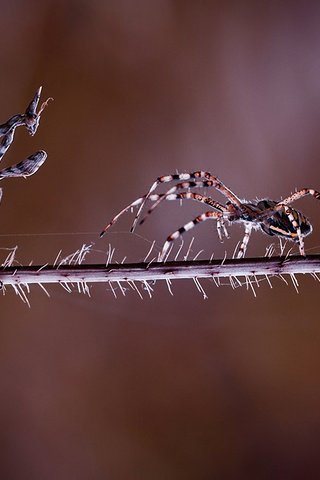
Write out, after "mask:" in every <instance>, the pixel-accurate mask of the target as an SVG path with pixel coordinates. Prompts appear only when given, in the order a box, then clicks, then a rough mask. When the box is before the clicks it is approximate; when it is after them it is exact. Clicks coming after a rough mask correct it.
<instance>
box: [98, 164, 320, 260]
mask: <svg viewBox="0 0 320 480" xmlns="http://www.w3.org/2000/svg"><path fill="white" fill-rule="evenodd" d="M173 181H176V182H179V183H176V184H175V185H174V186H173V187H172V188H170V189H169V190H167V191H166V192H165V193H162V194H155V193H153V192H154V191H155V190H156V188H157V187H158V186H159V185H160V184H162V183H169V182H173ZM204 187H213V188H215V189H216V190H219V191H220V192H221V193H222V195H224V196H225V197H226V198H227V200H228V201H227V202H226V204H224V205H223V204H221V203H219V202H216V201H215V200H214V199H212V198H211V197H208V196H206V195H202V194H200V193H196V192H192V191H191V190H192V189H193V188H204ZM305 195H312V196H313V197H314V198H316V199H317V200H320V192H318V191H316V190H314V189H312V188H303V189H301V190H299V191H296V192H294V193H293V194H291V195H290V196H288V197H286V198H284V199H283V200H281V201H275V200H270V199H268V198H265V199H262V200H253V201H246V200H240V199H239V198H238V197H237V196H236V195H235V194H234V193H233V192H232V191H231V190H230V189H229V188H227V187H226V186H225V185H224V184H223V183H222V181H221V180H219V178H217V177H215V176H214V175H211V174H210V173H208V172H203V171H199V170H198V171H196V172H193V173H177V174H174V175H164V176H161V177H158V178H157V180H156V181H155V182H154V183H153V184H152V186H151V188H150V190H149V191H148V193H147V194H146V195H144V196H143V197H140V198H138V199H137V200H135V201H134V202H132V203H131V204H130V205H128V206H127V207H125V208H124V209H123V210H121V212H119V213H118V214H117V215H116V216H115V217H114V218H113V219H112V220H111V221H110V222H109V223H108V224H107V225H106V226H105V228H104V229H103V231H102V232H101V234H100V236H101V237H102V236H103V235H104V234H105V232H106V231H107V230H108V229H109V228H110V227H111V225H113V224H114V223H115V222H116V221H117V220H118V218H119V217H120V216H121V215H122V214H123V213H125V212H127V211H128V210H129V209H131V208H132V207H136V206H139V209H138V212H137V214H136V217H135V219H134V222H133V225H132V228H131V231H134V229H135V227H136V225H137V223H138V221H139V218H140V214H141V212H142V209H143V207H144V205H145V203H146V201H147V200H150V201H152V202H155V203H154V204H153V205H152V207H151V208H150V209H149V210H148V212H147V214H146V216H145V217H144V218H142V219H141V220H140V222H139V224H142V223H143V222H144V221H145V219H146V217H147V216H148V215H149V214H150V213H151V212H152V211H153V210H154V209H155V208H156V207H157V206H158V205H159V204H160V203H161V202H162V201H163V200H184V199H190V200H196V201H198V202H201V203H204V204H206V205H208V206H210V207H211V210H208V211H206V212H204V213H202V214H200V215H198V216H197V217H196V218H194V220H191V221H190V222H188V223H186V224H185V225H183V226H182V227H180V228H179V229H178V230H176V231H175V232H173V233H171V235H169V236H168V238H167V240H166V242H165V243H164V245H163V248H162V251H161V253H160V255H159V261H160V262H161V261H164V259H165V258H166V256H167V254H168V251H169V249H170V246H171V244H172V242H173V241H174V240H177V239H178V238H179V237H180V236H181V235H183V234H184V233H185V232H187V231H189V230H191V229H192V228H193V227H195V226H196V225H198V224H199V223H201V222H204V221H205V220H215V221H216V222H217V231H218V236H219V238H220V240H221V241H222V239H223V235H224V236H225V237H227V238H228V232H227V229H226V226H225V223H226V222H227V223H228V224H232V223H234V222H238V223H240V222H241V223H243V224H244V237H243V240H242V243H241V245H240V248H239V250H238V254H237V258H243V257H244V256H245V253H246V250H247V246H248V243H249V239H250V235H251V232H252V230H253V229H256V230H257V229H260V230H261V231H262V232H264V233H266V234H267V235H276V236H278V237H282V238H286V239H289V240H293V241H294V242H297V243H298V244H299V251H300V254H301V255H303V256H305V250H304V237H306V236H307V235H309V234H310V233H311V232H312V226H311V224H310V222H309V220H308V219H307V218H306V217H305V216H304V215H303V214H302V213H301V212H299V211H298V210H296V209H294V208H292V207H291V206H290V204H291V203H293V202H294V201H296V200H299V199H300V198H302V197H304V196H305Z"/></svg>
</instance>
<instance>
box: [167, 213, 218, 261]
mask: <svg viewBox="0 0 320 480" xmlns="http://www.w3.org/2000/svg"><path fill="white" fill-rule="evenodd" d="M223 215H224V214H223V213H222V212H212V211H209V212H205V213H202V214H201V215H198V216H197V217H196V218H195V219H194V220H192V221H191V222H188V223H186V224H185V225H183V227H180V228H179V230H176V231H175V232H173V233H171V235H169V237H168V238H167V240H166V242H165V243H164V245H163V247H162V250H161V253H160V255H159V260H158V261H159V262H163V261H164V259H165V258H166V255H167V252H168V250H169V248H170V246H171V242H173V241H174V240H177V238H179V237H180V236H181V235H183V234H184V233H185V232H188V231H189V230H191V229H192V228H193V227H195V226H196V225H198V224H199V223H201V222H204V221H205V220H209V219H210V220H220V221H221V218H223Z"/></svg>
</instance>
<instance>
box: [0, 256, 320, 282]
mask: <svg viewBox="0 0 320 480" xmlns="http://www.w3.org/2000/svg"><path fill="white" fill-rule="evenodd" d="M301 273H303V274H314V275H316V274H317V273H320V255H312V256H308V257H301V256H293V257H287V258H285V257H273V258H247V259H240V260H237V259H230V260H228V259H226V260H223V261H221V260H214V261H208V260H201V261H179V262H165V263H151V264H150V263H149V264H148V263H130V264H109V265H107V266H106V265H102V264H95V265H94V264H93V265H90V264H88V265H86V264H82V265H63V266H54V265H46V266H43V267H41V266H29V267H23V266H17V267H16V266H8V267H4V268H3V269H2V271H0V282H1V285H2V286H5V285H12V286H14V285H30V284H36V283H37V284H39V283H40V284H48V283H60V284H70V283H76V284H77V283H86V284H87V283H101V282H105V283H109V282H130V281H132V282H135V281H140V282H147V281H156V280H169V281H171V280H177V279H200V278H214V279H215V278H239V277H245V278H246V277H248V278H251V277H252V278H254V277H258V276H267V277H271V276H277V275H278V276H282V275H296V274H301Z"/></svg>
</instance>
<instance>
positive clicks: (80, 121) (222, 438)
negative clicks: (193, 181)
mask: <svg viewBox="0 0 320 480" xmlns="http://www.w3.org/2000/svg"><path fill="white" fill-rule="evenodd" d="M0 5H1V39H2V46H1V51H0V62H1V76H0V99H1V120H0V122H4V121H6V120H7V119H8V118H9V117H10V116H11V115H13V114H16V113H18V112H21V111H23V110H24V109H25V107H26V105H27V104H28V102H29V101H30V99H31V98H32V96H33V94H34V92H35V90H36V88H37V87H38V86H39V85H43V87H44V91H43V99H45V98H46V97H47V96H52V97H54V102H52V103H50V105H49V106H48V108H47V110H46V111H45V113H44V114H43V118H42V120H41V125H40V128H39V130H38V133H37V135H36V136H35V137H33V138H31V137H30V136H28V135H27V133H26V132H25V131H24V130H23V129H19V130H18V132H17V135H16V139H15V142H14V144H13V146H12V147H11V149H10V150H9V152H8V153H7V155H6V156H5V159H4V161H3V162H2V165H3V166H5V165H11V164H13V163H16V162H18V161H20V160H22V159H23V158H25V157H26V156H27V155H30V154H31V153H33V152H34V151H36V150H37V149H39V148H42V149H45V150H47V152H48V155H49V157H48V160H47V162H46V164H45V165H44V166H43V167H42V168H41V170H39V172H38V173H37V175H35V176H34V177H31V178H29V179H28V180H20V179H8V180H7V181H3V182H2V185H1V186H2V187H3V188H4V196H3V201H2V203H1V206H0V208H1V226H0V235H1V236H0V240H1V248H3V249H5V248H9V247H13V246H15V245H18V247H19V248H18V253H17V259H18V260H19V261H21V262H22V263H29V262H30V261H31V260H33V262H34V263H36V264H43V263H47V262H52V261H53V260H54V258H55V257H56V255H57V253H58V251H59V250H60V249H62V250H63V253H64V254H66V255H67V254H69V253H71V252H72V251H74V250H76V249H77V248H79V247H80V246H81V245H82V244H83V243H90V242H95V245H94V249H95V251H94V253H93V254H92V260H93V261H104V259H105V257H106V254H105V252H106V251H107V248H108V244H109V243H111V244H112V246H113V247H115V248H116V251H115V259H116V260H118V261H120V260H121V259H122V258H123V257H124V255H126V256H127V261H136V260H139V259H141V258H143V257H144V255H145V254H146V253H147V251H148V249H149V247H150V242H152V241H153V240H154V239H155V240H156V242H157V247H159V248H160V247H161V244H162V242H163V241H164V239H165V238H166V236H167V235H168V234H169V233H170V232H172V231H173V230H174V229H176V227H179V226H180V225H181V223H184V222H185V221H187V220H190V219H191V218H193V217H194V216H195V214H196V213H197V212H199V211H202V209H201V206H200V208H199V206H198V205H192V204H190V203H187V204H184V205H183V206H182V207H181V208H180V207H179V205H177V204H176V205H172V204H171V202H170V204H169V205H162V207H161V208H159V210H158V211H157V212H155V214H154V215H153V216H152V217H151V218H150V219H149V220H148V222H147V223H146V225H145V226H143V228H141V229H140V230H138V231H137V235H130V234H129V233H128V231H129V228H130V225H131V223H130V222H131V221H132V218H133V217H132V216H130V214H128V215H127V216H125V217H123V218H122V219H121V222H119V223H118V224H117V225H115V226H114V228H113V230H112V231H111V232H110V234H109V235H108V236H106V237H105V238H104V239H103V240H99V238H98V235H97V233H98V232H99V231H100V230H101V228H102V227H103V225H104V224H105V223H106V222H107V221H108V220H109V219H110V218H111V217H112V216H113V215H114V214H115V213H116V212H118V211H119V210H120V209H121V208H122V207H123V206H125V205H126V204H128V203H130V202H131V201H132V200H134V199H135V198H136V197H138V196H140V195H141V194H143V193H145V192H146V191H147V189H148V187H149V186H150V185H151V183H152V182H153V180H154V179H155V178H156V177H157V176H158V175H162V174H168V173H174V172H175V171H176V170H178V171H193V170H195V169H204V170H209V171H211V172H212V173H214V174H216V175H219V176H220V178H221V179H222V180H223V181H224V182H225V183H226V184H227V185H228V186H229V187H230V188H232V189H233V190H234V191H235V193H236V194H238V195H239V196H240V197H244V198H249V199H250V198H255V197H257V196H258V197H264V196H267V197H270V198H274V199H278V198H280V197H281V196H286V195H288V194H289V193H290V192H291V191H293V190H294V189H295V188H296V187H298V188H301V187H305V186H312V187H314V188H318V189H319V188H320V169H319V158H320V136H319V120H320V80H319V79H320V55H319V53H320V43H319V41H320V30H319V15H320V6H319V4H318V3H317V2H304V3H302V2H289V1H287V2H282V3H281V4H279V3H278V2H269V3H268V5H267V4H266V6H264V7H262V4H260V3H259V2H258V3H256V2H231V1H230V2H228V1H227V2H210V1H203V2H195V1H194V2H192V1H178V0H140V1H138V2H131V1H129V0H120V1H119V0H107V1H102V0H100V1H99V0H91V1H86V0H82V1H81V0H77V1H76V0H75V1H62V0H55V1H50V0H43V1H42V2H36V1H29V2H25V1H22V0H20V1H19V0H17V1H12V2H4V1H1V2H0ZM215 198H217V199H221V198H219V194H218V195H216V194H215ZM299 206H300V207H301V208H302V209H303V211H304V212H305V213H306V215H308V216H309V217H310V218H311V219H312V223H313V226H314V233H313V235H312V236H311V237H310V238H308V239H307V241H306V247H307V252H308V253H319V251H320V240H319V239H320V222H319V205H317V203H316V202H315V201H314V200H312V199H306V200H304V201H301V202H300V203H299ZM79 232H94V233H92V234H91V235H90V234H84V233H83V234H81V233H79ZM95 232H97V233H95ZM44 233H45V234H49V233H50V234H51V233H75V235H64V236H62V235H40V234H44ZM230 233H231V239H230V240H227V241H226V242H225V243H224V244H223V245H222V246H221V245H220V244H219V241H218V239H217V234H216V231H215V228H214V226H213V225H212V224H210V223H209V222H207V224H204V225H201V226H199V227H198V229H197V231H193V232H192V234H191V232H190V235H186V238H185V240H186V244H188V243H189V241H190V239H191V237H192V235H193V234H194V235H195V237H196V238H195V242H194V246H193V254H196V253H197V252H198V251H199V250H200V249H204V252H203V254H202V258H208V257H209V256H210V255H211V253H212V252H214V253H215V256H216V258H220V257H223V255H224V251H225V250H226V251H227V253H228V255H229V256H231V255H232V252H233V249H234V247H235V245H236V243H237V241H238V240H240V239H241V238H242V237H241V236H242V233H243V230H242V228H238V227H237V226H232V227H231V228H230ZM28 234H32V235H28ZM34 234H36V235H34ZM139 235H141V236H139ZM270 241H272V238H266V237H263V236H262V235H260V234H259V233H257V232H256V233H254V234H253V237H252V239H251V242H250V244H249V250H248V256H250V255H252V256H254V255H262V254H264V252H265V248H266V246H267V245H268V244H270ZM275 247H276V248H277V249H278V247H279V245H278V243H277V242H275ZM0 254H1V255H2V258H5V256H6V254H7V251H6V250H0ZM299 283H300V287H299V289H300V293H299V294H297V293H296V292H295V290H294V288H293V286H292V284H291V283H290V282H289V285H288V286H286V285H285V284H284V283H283V282H281V281H280V280H277V279H274V280H273V281H272V284H273V289H270V287H269V286H268V284H266V282H262V283H261V286H260V288H259V289H257V298H254V297H253V295H252V293H251V292H250V291H247V290H246V288H245V287H244V288H241V289H240V288H238V289H236V290H232V289H231V288H230V287H229V286H223V287H221V288H219V289H218V288H216V287H215V285H214V284H213V283H211V282H202V284H203V286H204V288H205V290H206V292H207V294H208V296H209V299H208V300H206V301H204V300H203V299H202V297H201V295H200V294H199V292H198V291H197V289H196V287H195V285H194V284H193V283H192V282H191V281H188V282H180V283H174V284H173V287H172V288H173V292H174V295H173V296H171V295H170V294H169V292H168V290H167V287H166V286H165V285H162V284H159V285H156V286H155V288H154V290H155V291H154V295H153V298H152V299H149V298H148V295H147V294H146V292H144V297H145V299H144V300H143V301H141V300H140V299H139V297H138V295H137V294H136V293H134V292H133V291H128V292H127V295H126V296H125V297H123V296H122V295H121V294H120V292H119V291H118V299H115V298H114V297H113V295H112V292H111V291H110V289H109V288H108V287H107V286H105V285H100V286H94V287H93V288H92V298H91V299H89V298H88V297H85V296H83V295H80V294H78V293H74V294H68V293H67V292H66V291H64V290H63V289H62V288H58V287H54V286H51V287H49V292H50V294H51V298H47V297H46V295H45V294H44V292H43V291H42V290H41V289H40V288H39V287H33V288H32V289H31V293H30V295H29V300H30V302H31V309H28V307H27V306H26V305H24V304H23V303H22V302H21V300H20V299H19V298H18V297H16V295H15V294H14V292H13V291H11V290H8V291H7V294H6V295H5V296H3V297H2V298H1V314H0V315H1V323H0V326H1V337H0V338H1V340H0V382H1V390H0V391H1V396H0V422H1V434H0V435H1V454H0V455H1V462H0V475H1V478H10V479H20V478H21V479H22V478H23V479H61V480H64V479H65V480H67V479H68V480H69V479H80V480H82V479H89V478H90V479H106V478H107V479H128V478H130V479H154V480H156V479H180V478H181V479H212V478H215V479H216V478H218V479H225V478H227V479H229V478H230V479H238V478H254V479H257V478H259V479H264V478H268V479H269V478H281V479H300V478H318V475H317V472H318V471H320V468H319V467H320V465H319V464H320V460H319V454H320V448H319V435H320V413H319V411H320V408H319V403H320V388H319V387H320V381H319V366H320V321H319V320H320V319H319V313H318V299H319V294H320V286H319V284H318V283H317V282H315V281H314V280H313V279H312V278H311V277H309V278H308V277H306V278H299Z"/></svg>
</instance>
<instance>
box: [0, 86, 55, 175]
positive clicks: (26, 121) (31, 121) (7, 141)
mask: <svg viewBox="0 0 320 480" xmlns="http://www.w3.org/2000/svg"><path fill="white" fill-rule="evenodd" d="M41 90H42V87H39V88H38V90H37V91H36V93H35V95H34V97H33V99H32V100H31V102H30V104H29V105H28V107H27V109H26V111H25V113H22V114H18V115H14V116H13V117H11V118H9V120H8V121H7V122H6V123H3V124H2V125H0V137H2V138H1V141H0V161H1V160H2V158H3V156H4V154H5V153H6V151H7V150H8V148H9V147H10V145H11V144H12V142H13V137H14V134H15V130H16V128H17V127H19V126H25V127H26V129H27V131H28V132H29V133H30V135H32V136H33V135H34V134H35V133H36V131H37V129H38V126H39V122H40V117H41V113H42V112H43V110H44V109H45V108H46V106H47V105H48V102H49V100H52V98H48V99H47V100H46V101H45V102H43V103H42V105H41V107H40V109H39V112H38V113H37V107H38V103H39V100H40V95H41ZM46 158H47V154H46V152H45V151H44V150H39V151H38V152H36V153H34V154H32V155H30V156H29V157H28V158H26V159H25V160H23V161H22V162H20V163H17V164H16V165H12V166H11V167H8V168H4V169H2V170H0V180H1V179H3V178H6V177H28V176H29V175H33V174H34V173H35V172H36V171H37V170H38V169H39V168H40V167H41V165H42V164H43V163H44V161H45V160H46Z"/></svg>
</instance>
